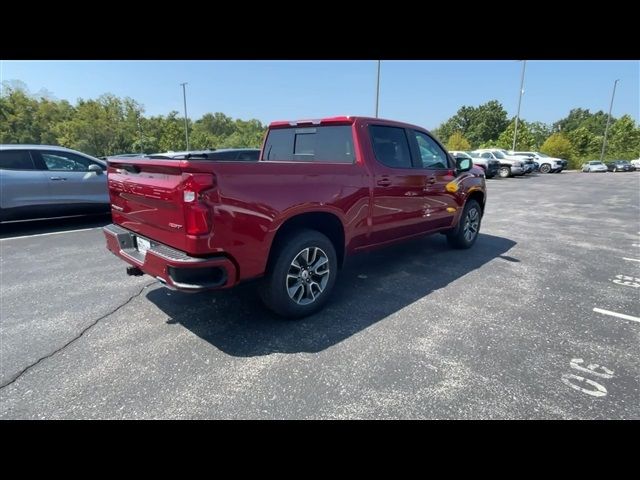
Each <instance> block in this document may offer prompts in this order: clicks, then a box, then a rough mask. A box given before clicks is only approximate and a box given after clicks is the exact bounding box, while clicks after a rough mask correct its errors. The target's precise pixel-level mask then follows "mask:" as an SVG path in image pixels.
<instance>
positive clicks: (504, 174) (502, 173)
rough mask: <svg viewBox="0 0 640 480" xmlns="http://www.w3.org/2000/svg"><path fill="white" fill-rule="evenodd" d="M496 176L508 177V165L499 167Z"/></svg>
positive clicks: (509, 172)
mask: <svg viewBox="0 0 640 480" xmlns="http://www.w3.org/2000/svg"><path fill="white" fill-rule="evenodd" d="M498 176H499V177H500V178H508V177H510V176H511V169H510V168H509V167H500V169H499V170H498Z"/></svg>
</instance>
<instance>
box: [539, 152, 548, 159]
mask: <svg viewBox="0 0 640 480" xmlns="http://www.w3.org/2000/svg"><path fill="white" fill-rule="evenodd" d="M538 156H539V157H540V158H549V155H545V154H544V153H541V152H538Z"/></svg>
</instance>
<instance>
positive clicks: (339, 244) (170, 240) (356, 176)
mask: <svg viewBox="0 0 640 480" xmlns="http://www.w3.org/2000/svg"><path fill="white" fill-rule="evenodd" d="M108 184H109V195H110V198H111V210H112V216H113V222H114V223H113V224H111V225H108V226H106V227H104V233H105V237H106V240H107V247H108V248H109V250H111V251H112V252H113V253H114V254H115V255H117V256H118V257H120V258H121V259H123V260H124V261H125V262H127V263H129V264H130V265H131V266H130V267H129V268H128V269H127V273H129V274H130V275H142V274H143V273H147V274H149V275H151V276H153V277H154V278H157V279H158V280H159V281H160V282H162V283H163V284H164V285H166V286H167V287H169V288H172V289H177V290H184V291H191V292H193V291H200V290H210V289H220V288H229V287H232V286H234V285H237V284H238V283H240V282H242V281H245V280H248V279H253V278H258V277H264V278H263V279H262V285H261V296H262V298H263V300H264V302H265V304H266V305H267V306H268V307H269V308H271V309H272V310H274V311H275V312H276V313H278V314H280V315H282V316H285V317H291V318H295V317H303V316H306V315H310V314H311V313H314V312H316V311H317V310H319V309H320V308H321V307H322V306H323V305H324V304H325V303H326V301H327V299H328V297H329V295H330V292H331V290H332V288H333V286H334V283H335V280H336V275H337V273H338V269H339V268H340V267H341V265H342V264H343V262H344V261H345V258H346V257H347V256H349V255H351V254H353V253H356V252H361V251H365V250H368V249H371V248H375V247H379V246H384V245H388V244H391V243H394V242H397V241H400V240H405V239H408V238H412V237H416V236H418V235H423V234H428V233H434V232H441V233H444V234H446V236H447V239H448V241H449V243H450V244H451V245H452V246H453V247H455V248H469V247H471V246H472V245H473V244H474V242H475V241H476V238H477V235H478V230H479V228H480V221H481V219H482V215H483V212H484V205H485V200H486V190H485V179H484V174H483V173H482V170H481V169H478V168H477V167H473V166H472V164H471V161H470V160H468V159H459V160H457V164H456V161H455V160H454V159H453V158H452V157H451V156H450V155H449V154H448V153H447V151H446V149H445V148H444V147H443V146H442V145H441V144H440V142H438V141H437V140H436V139H435V138H434V137H433V136H431V134H430V133H429V132H428V131H426V130H425V129H423V128H420V127H417V126H414V125H409V124H405V123H401V122H396V121H390V120H382V119H378V118H366V117H333V118H325V119H322V120H308V121H307V120H305V121H294V122H287V121H285V122H273V123H272V124H271V125H270V126H269V129H268V132H267V135H266V137H265V141H264V144H263V147H262V152H261V156H260V160H259V161H257V162H250V163H248V162H235V161H229V162H226V161H212V160H207V159H199V158H189V159H184V160H163V159H156V160H154V159H144V158H138V159H133V158H122V159H110V160H109V167H108Z"/></svg>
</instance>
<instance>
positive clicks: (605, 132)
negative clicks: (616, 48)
mask: <svg viewBox="0 0 640 480" xmlns="http://www.w3.org/2000/svg"><path fill="white" fill-rule="evenodd" d="M619 81H620V79H619V78H618V79H616V81H615V82H613V93H611V103H610V104H609V115H608V116H607V126H606V127H604V140H602V153H601V154H600V161H601V162H604V150H605V148H606V147H607V133H608V132H609V122H610V121H611V109H612V108H613V97H615V96H616V85H617V84H618V82H619Z"/></svg>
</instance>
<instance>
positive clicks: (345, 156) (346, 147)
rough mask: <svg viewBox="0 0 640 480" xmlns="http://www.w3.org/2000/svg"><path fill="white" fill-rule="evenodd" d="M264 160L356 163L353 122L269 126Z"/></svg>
mask: <svg viewBox="0 0 640 480" xmlns="http://www.w3.org/2000/svg"><path fill="white" fill-rule="evenodd" d="M262 160H264V161H285V162H315V163H354V162H355V154H354V147H353V133H352V128H351V125H330V126H329V125H327V126H324V125H319V126H313V127H291V128H273V129H270V130H269V134H268V135H267V140H266V142H265V146H264V153H263V155H262Z"/></svg>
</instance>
